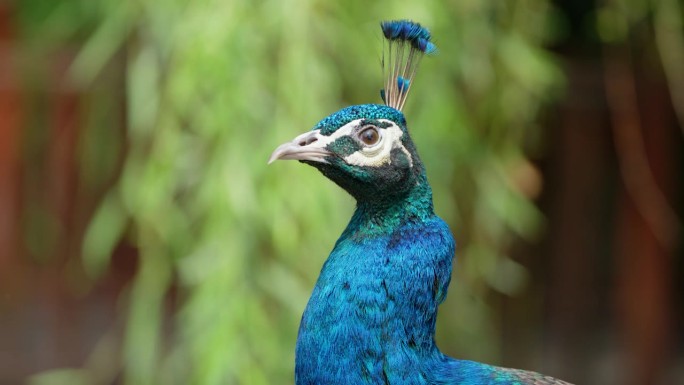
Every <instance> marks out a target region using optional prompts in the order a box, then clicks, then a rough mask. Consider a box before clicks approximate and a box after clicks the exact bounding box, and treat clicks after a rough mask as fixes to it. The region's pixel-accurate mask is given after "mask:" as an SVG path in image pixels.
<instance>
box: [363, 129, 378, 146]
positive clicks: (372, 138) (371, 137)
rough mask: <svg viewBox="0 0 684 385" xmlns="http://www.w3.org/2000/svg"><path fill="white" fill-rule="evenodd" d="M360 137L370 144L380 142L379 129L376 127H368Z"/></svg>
mask: <svg viewBox="0 0 684 385" xmlns="http://www.w3.org/2000/svg"><path fill="white" fill-rule="evenodd" d="M360 137H361V141H363V142H364V143H366V144H368V145H371V144H375V143H377V142H378V139H379V138H380V135H379V134H378V131H377V130H376V129H375V128H367V129H365V130H363V131H362V132H361V135H360Z"/></svg>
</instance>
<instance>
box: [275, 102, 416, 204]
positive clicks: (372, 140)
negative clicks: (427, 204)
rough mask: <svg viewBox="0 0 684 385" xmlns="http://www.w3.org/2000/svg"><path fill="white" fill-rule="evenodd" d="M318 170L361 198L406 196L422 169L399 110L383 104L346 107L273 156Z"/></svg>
mask: <svg viewBox="0 0 684 385" xmlns="http://www.w3.org/2000/svg"><path fill="white" fill-rule="evenodd" d="M277 159H293V160H299V161H301V162H303V163H306V164H309V165H311V166H313V167H315V168H317V169H318V170H320V171H321V172H322V173H323V174H324V175H325V176H326V177H328V178H329V179H331V180H332V181H333V182H335V183H336V184H338V185H339V186H340V187H342V188H344V189H345V190H346V191H348V192H349V193H350V194H351V195H352V196H354V197H355V198H356V199H357V200H359V201H364V202H367V201H373V200H375V199H379V198H382V199H383V200H384V199H387V197H388V194H390V195H397V196H400V195H404V194H406V193H407V192H408V191H409V190H410V189H411V188H412V187H413V186H415V185H416V184H417V183H419V182H420V180H421V176H423V175H424V170H423V166H422V163H421V162H420V159H419V158H418V153H417V152H416V148H415V146H414V145H413V142H412V140H411V137H410V136H409V133H408V131H407V129H406V119H405V118H404V114H402V113H401V112H400V111H398V110H396V109H394V108H392V107H389V106H385V105H379V104H363V105H358V106H351V107H347V108H344V109H342V110H340V111H337V112H335V113H334V114H332V115H330V116H328V117H326V118H325V119H323V120H321V121H320V122H319V123H318V124H317V125H316V126H314V128H313V129H312V130H311V131H308V132H306V133H304V134H301V135H299V136H297V137H296V138H295V139H294V140H292V141H291V142H287V143H284V144H282V145H281V146H279V147H278V148H277V149H276V150H275V151H274V152H273V154H272V155H271V159H270V160H269V163H270V162H273V161H275V160H277Z"/></svg>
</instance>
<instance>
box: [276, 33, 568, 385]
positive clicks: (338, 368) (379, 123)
mask: <svg viewBox="0 0 684 385" xmlns="http://www.w3.org/2000/svg"><path fill="white" fill-rule="evenodd" d="M380 25H381V28H382V32H383V35H384V39H383V54H382V68H383V72H384V73H385V84H384V88H383V90H381V91H380V96H381V98H382V100H383V101H384V103H385V104H384V105H382V104H363V105H355V106H350V107H346V108H343V109H341V110H339V111H337V112H335V113H333V114H332V115H330V116H328V117H326V118H324V119H323V120H321V121H320V122H319V123H318V124H316V125H315V126H314V127H313V129H312V130H311V131H308V132H306V133H304V134H301V135H299V136H297V137H296V138H295V139H294V140H293V141H291V142H288V143H285V144H282V145H281V146H279V147H278V148H276V150H275V151H274V152H273V154H272V155H271V157H270V159H269V163H271V162H273V161H275V160H278V159H293V160H299V161H300V162H302V163H305V164H308V165H310V166H313V167H315V168H316V169H318V170H319V171H320V172H321V173H322V174H323V175H325V176H326V177H327V178H328V179H330V180H332V181H333V182H334V183H336V184H337V185H339V186H340V187H342V188H343V189H344V190H346V191H347V192H348V193H349V194H350V195H352V196H353V197H354V198H355V200H356V202H357V205H356V209H355V211H354V214H353V216H352V218H351V220H350V222H349V224H348V225H347V227H346V229H345V230H344V231H343V232H342V235H341V236H340V238H339V239H338V240H337V242H336V243H335V246H334V247H333V250H332V252H331V253H330V256H329V257H328V259H327V260H326V261H325V263H324V265H323V267H322V269H321V272H320V276H319V278H318V281H317V282H316V285H315V287H314V289H313V293H312V295H311V298H310V299H309V302H308V304H307V306H306V309H305V311H304V314H303V316H302V319H301V324H300V327H299V334H298V337H297V344H296V350H295V357H296V358H295V382H296V384H297V385H328V384H329V385H333V384H334V385H345V384H348V385H352V384H353V385H364V384H383V385H388V384H391V385H409V384H411V385H413V384H434V385H437V384H441V385H446V384H454V385H455V384H464V385H481V384H500V385H502V384H519V385H522V384H537V385H542V384H547V385H551V384H555V385H561V384H568V383H567V382H564V381H561V380H557V379H554V378H551V377H548V376H544V375H541V374H539V373H535V372H529V371H524V370H516V369H507V368H501V367H495V366H491V365H486V364H482V363H478V362H473V361H466V360H458V359H454V358H451V357H448V356H446V355H444V354H443V353H441V352H440V350H439V349H438V348H437V346H436V344H435V340H434V336H435V321H436V318H437V308H438V306H439V305H440V304H441V303H442V302H443V301H444V299H445V297H446V295H447V289H448V287H449V282H450V280H451V268H452V260H453V257H454V252H455V246H456V245H455V241H454V238H453V236H452V234H451V230H450V229H449V227H448V226H447V224H446V223H445V222H444V221H443V220H442V219H440V218H439V217H438V216H437V215H435V213H434V210H433V203H432V190H431V188H430V184H429V183H428V180H427V176H426V173H425V166H424V165H423V163H422V162H421V160H420V157H419V156H418V152H417V150H416V146H415V144H414V143H413V141H412V140H411V137H410V135H409V132H408V129H407V124H406V119H405V117H404V114H403V113H402V112H401V111H402V108H403V106H404V103H405V102H406V98H407V96H408V93H409V91H410V90H411V86H412V82H413V80H414V78H415V75H416V70H417V69H418V66H419V63H420V60H421V58H422V57H423V56H425V55H429V54H432V53H433V52H435V51H436V47H435V45H434V44H433V43H432V42H431V36H430V32H429V31H428V30H427V29H426V28H424V27H422V26H421V25H420V24H418V23H415V22H412V21H409V20H397V21H385V22H382V23H380Z"/></svg>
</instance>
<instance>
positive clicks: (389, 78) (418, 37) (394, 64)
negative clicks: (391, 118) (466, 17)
mask: <svg viewBox="0 0 684 385" xmlns="http://www.w3.org/2000/svg"><path fill="white" fill-rule="evenodd" d="M380 27H381V28H382V33H383V35H384V36H385V40H387V44H385V42H384V40H383V49H382V71H383V77H384V78H385V88H383V89H382V90H380V96H381V97H382V100H383V101H384V102H385V104H386V105H388V106H390V107H392V108H395V109H397V110H399V111H401V110H402V108H404V104H405V103H406V98H407V96H408V93H409V91H410V90H411V85H412V84H413V79H414V77H415V76H416V71H417V70H418V66H419V65H420V61H421V59H422V58H423V56H425V55H426V54H427V55H430V54H433V53H435V52H436V51H437V47H436V46H435V45H434V44H433V43H432V42H431V41H430V37H431V36H430V31H428V30H427V28H425V27H422V26H421V25H420V24H418V23H414V22H412V21H410V20H393V21H383V22H382V23H380ZM385 46H386V48H385Z"/></svg>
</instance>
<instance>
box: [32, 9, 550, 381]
mask: <svg viewBox="0 0 684 385" xmlns="http://www.w3.org/2000/svg"><path fill="white" fill-rule="evenodd" d="M49 3H50V5H46V4H48V3H46V2H44V1H38V0H33V1H26V2H24V3H22V8H24V10H23V15H24V21H25V25H26V29H27V31H29V32H27V36H29V37H30V38H32V39H34V40H36V41H42V40H40V39H38V38H37V37H36V36H39V35H40V33H39V32H36V31H40V30H41V28H42V31H49V32H50V36H52V38H51V40H52V44H55V43H61V42H66V41H72V42H73V41H76V42H79V45H80V51H79V54H78V55H77V56H76V58H75V60H74V62H73V63H72V66H71V72H70V75H71V81H72V82H73V83H74V84H76V85H78V86H80V87H88V86H89V84H91V83H92V82H93V80H94V79H96V78H97V77H98V76H99V74H100V73H101V72H102V70H103V69H104V68H105V67H106V66H107V65H108V63H110V62H111V61H112V60H113V58H114V57H115V56H116V55H121V54H123V55H124V56H125V76H126V79H125V92H126V103H127V105H126V111H127V122H126V126H127V130H128V131H127V140H128V145H129V148H128V152H127V154H126V159H125V164H124V169H123V171H122V175H121V177H120V178H119V180H118V182H117V183H116V185H115V186H114V187H113V188H111V189H110V190H109V191H108V193H107V196H106V198H105V200H104V201H103V202H102V205H101V207H100V209H99V210H98V211H97V214H96V215H95V217H94V219H93V221H92V223H91V225H90V228H89V230H88V232H87V236H86V238H85V244H84V246H83V263H84V265H85V267H86V271H87V272H89V273H90V274H91V275H92V276H93V277H97V276H99V275H100V274H101V273H102V272H103V271H104V270H105V269H107V266H108V262H109V261H108V258H109V256H110V255H111V253H112V249H113V248H114V247H115V246H116V244H117V243H118V241H119V239H120V237H122V236H125V237H127V241H128V242H131V243H133V244H134V245H136V246H137V248H138V249H139V252H140V260H139V267H138V273H137V276H136V278H135V280H134V282H133V283H132V286H131V287H130V290H129V291H127V292H126V293H124V294H123V295H124V296H125V298H124V300H125V303H126V311H127V312H128V316H127V320H126V339H125V347H124V350H123V353H122V354H123V357H121V358H120V359H119V358H117V359H113V360H112V361H113V362H118V361H120V360H122V362H123V378H124V379H125V382H126V383H128V384H154V383H158V384H251V385H258V384H276V383H277V384H282V383H292V381H293V378H292V377H293V376H292V372H293V362H294V353H293V352H294V343H295V338H296V331H297V325H298V321H299V317H300V315H301V312H302V310H303V308H304V306H305V304H306V300H307V299H308V294H309V291H310V289H311V287H312V286H313V283H314V281H315V279H316V276H317V273H318V271H319V269H320V266H321V264H322V263H323V261H324V258H325V256H327V254H328V253H329V251H330V249H331V247H332V245H333V244H334V242H335V240H336V238H337V236H338V235H339V234H340V233H341V231H342V229H343V227H344V226H345V224H346V221H347V220H348V218H349V217H350V216H351V212H352V209H353V201H352V200H351V198H349V197H347V196H346V195H345V194H344V193H343V192H342V191H341V190H339V189H338V188H337V187H335V186H334V185H333V184H332V183H329V182H327V181H325V180H324V179H323V178H322V177H321V176H320V175H318V174H317V173H316V172H315V170H313V169H311V168H308V167H306V166H303V165H298V164H294V163H292V164H290V163H280V164H274V165H271V166H269V167H267V166H266V160H267V158H268V155H269V154H270V152H271V151H272V150H273V149H274V148H275V147H276V146H277V145H278V144H280V143H282V142H284V141H286V140H290V139H291V138H293V137H294V136H295V135H297V134H299V133H301V132H303V131H305V130H308V129H309V128H310V127H312V126H313V125H314V124H315V123H316V122H317V121H318V120H319V119H321V118H323V117H324V116H326V115H327V114H329V113H331V112H334V111H335V110H337V109H339V108H342V107H344V106H347V105H349V104H361V103H368V102H379V95H378V90H379V89H380V88H381V83H382V79H381V71H380V65H379V54H380V51H381V40H380V32H379V27H378V23H379V21H380V20H383V19H392V18H407V17H409V18H412V19H415V20H417V21H420V22H421V23H423V24H424V25H426V26H429V27H430V29H431V30H432V32H433V36H435V38H436V40H435V41H436V43H437V45H438V48H439V54H438V55H437V56H435V57H434V58H429V59H426V60H424V61H423V63H422V68H421V71H420V73H419V74H418V76H417V81H416V84H415V88H413V90H412V96H411V98H410V100H409V101H408V103H407V108H406V115H407V118H408V123H409V127H410V129H411V130H412V132H413V136H414V139H415V141H416V143H417V145H418V146H419V148H420V150H421V154H422V156H423V158H424V161H425V163H426V165H427V169H428V172H429V177H430V181H431V183H432V185H433V187H434V191H435V199H436V207H437V211H438V213H439V214H440V215H441V216H443V217H444V218H445V219H446V220H447V221H448V222H449V223H450V224H451V226H452V229H453V230H454V232H455V235H456V238H457V240H458V241H459V250H458V258H459V260H458V264H457V272H456V274H455V280H454V284H453V285H452V289H451V295H450V297H449V298H448V300H447V304H446V305H445V306H444V307H443V310H442V312H441V319H440V325H441V326H440V327H439V330H440V332H441V333H442V335H441V337H442V338H441V343H440V345H441V346H443V348H444V349H445V350H446V351H447V352H451V353H452V354H458V355H460V356H467V357H469V358H473V359H476V358H486V359H489V360H490V361H491V360H493V361H495V360H496V354H497V347H498V343H497V336H496V327H495V323H494V321H493V317H492V313H491V310H490V308H489V307H488V305H487V303H486V297H487V294H488V293H490V292H491V291H499V292H502V293H504V294H515V293H516V292H519V291H520V290H522V289H523V288H524V285H525V279H526V278H525V277H526V272H525V270H524V269H523V268H522V267H521V266H519V265H517V264H516V263H515V262H514V261H512V260H510V259H509V258H508V257H507V256H506V254H507V251H508V247H509V245H510V243H511V241H512V240H514V239H515V238H525V239H534V237H535V236H536V235H537V233H538V231H539V230H540V228H541V225H542V224H543V223H542V218H541V216H540V214H539V213H538V211H537V209H536V208H535V206H534V205H533V203H532V202H531V195H533V192H534V190H535V188H538V187H535V186H538V185H539V184H540V183H541V182H540V181H539V177H538V175H537V174H536V173H535V170H534V168H533V167H532V166H530V163H529V161H528V160H527V155H526V154H528V153H529V151H530V150H533V149H536V148H537V146H538V142H539V132H538V129H537V126H536V124H535V119H536V117H537V114H538V112H539V109H540V106H541V105H542V104H543V103H544V102H545V101H546V100H547V99H548V98H549V95H553V91H555V90H557V89H558V86H559V84H560V82H561V76H560V73H559V72H558V69H557V67H556V66H555V65H554V64H552V58H551V57H550V56H549V53H548V52H546V51H544V50H543V48H542V47H543V45H544V44H545V43H547V42H548V39H549V38H551V37H552V36H553V32H554V31H553V29H552V27H551V26H552V25H554V20H553V19H552V17H553V12H552V9H550V8H549V7H550V6H549V4H548V2H547V1H544V0H517V1H505V2H502V1H496V0H491V1H459V2H442V1H422V2H417V3H415V4H403V5H398V4H395V3H394V2H389V1H379V2H371V3H369V2H360V1H357V2H344V3H343V2H327V1H314V0H311V1H304V0H300V1H248V0H232V1H218V0H198V1H193V2H186V1H175V0H165V1H151V0H137V1H132V0H129V1H114V0H102V1H99V2H91V1H74V0H64V1H54V2H49ZM36 5H40V6H36ZM33 6H36V7H33ZM31 9H35V10H36V11H31ZM67 11H69V12H67ZM72 18H73V20H72ZM44 19H45V20H48V21H49V23H45V24H43V23H40V22H39V21H40V20H44ZM42 42H44V41H42ZM94 126H95V125H93V127H89V128H88V131H87V132H90V130H95V129H97V128H96V127H94ZM87 143H91V144H92V145H93V146H99V147H106V145H107V144H106V143H100V142H97V141H89V142H87ZM85 154H92V156H93V157H96V156H98V151H92V150H90V151H86V152H85ZM83 164H84V165H86V164H89V161H88V159H83ZM85 171H88V170H87V169H85ZM89 172H91V173H93V171H92V170H90V171H89ZM95 174H96V173H95ZM172 287H173V288H175V289H177V290H178V292H179V293H180V294H179V298H180V309H179V310H178V311H177V312H176V313H174V314H168V307H167V302H166V300H165V298H166V297H167V295H168V293H169V291H170V290H171V288H172ZM456 309H458V310H456ZM167 320H168V323H167ZM86 369H87V368H86ZM91 370H96V369H94V368H91ZM73 373H76V372H73ZM73 373H72V372H68V371H67V372H61V371H60V372H57V373H56V374H55V377H54V382H51V381H50V373H46V374H45V375H43V376H41V377H40V381H38V382H39V383H41V384H42V383H60V382H64V379H65V378H67V377H69V376H72V375H76V374H73ZM77 374H78V376H80V377H83V376H85V374H82V373H80V372H78V373H77Z"/></svg>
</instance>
